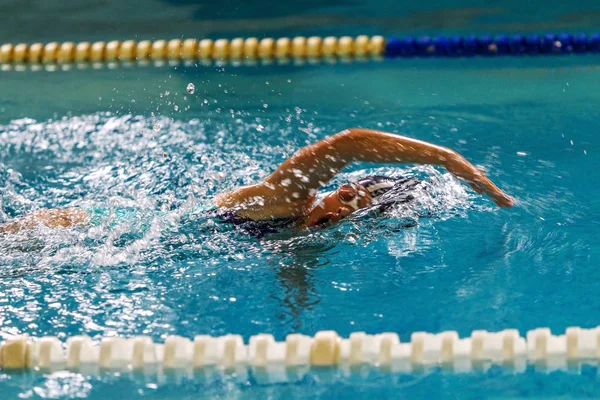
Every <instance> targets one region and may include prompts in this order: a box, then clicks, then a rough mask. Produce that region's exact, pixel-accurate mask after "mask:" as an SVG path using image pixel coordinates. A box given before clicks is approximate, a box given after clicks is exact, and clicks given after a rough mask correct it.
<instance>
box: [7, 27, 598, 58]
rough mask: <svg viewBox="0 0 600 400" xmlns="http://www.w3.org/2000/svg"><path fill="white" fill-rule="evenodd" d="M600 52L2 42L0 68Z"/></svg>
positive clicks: (410, 40)
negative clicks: (0, 66) (14, 66)
mask: <svg viewBox="0 0 600 400" xmlns="http://www.w3.org/2000/svg"><path fill="white" fill-rule="evenodd" d="M570 53H576V54H583V53H600V34H598V33H594V34H590V35H586V34H575V35H572V34H567V33H562V34H551V33H548V34H544V35H535V34H534V35H528V36H526V35H510V36H508V35H497V36H480V37H475V36H464V37H460V36H453V37H450V38H446V37H443V36H436V37H429V36H422V37H419V38H414V37H404V38H397V37H390V38H387V39H385V38H384V37H383V36H379V35H376V36H365V35H360V36H357V37H351V36H342V37H334V36H328V37H325V38H322V37H320V36H311V37H308V38H307V37H303V36H297V37H294V38H286V37H282V38H279V39H273V38H264V39H260V40H259V39H257V38H254V37H251V38H246V39H244V38H235V39H232V40H228V39H217V40H211V39H202V40H196V39H185V40H181V39H173V40H170V41H166V40H156V41H149V40H142V41H134V40H125V41H118V40H113V41H110V42H102V41H99V42H94V43H89V42H80V43H74V42H64V43H59V42H51V43H46V44H42V43H33V44H26V43H19V44H16V45H13V44H10V43H7V44H4V45H2V46H0V64H2V65H5V66H10V65H16V66H23V65H71V64H86V63H92V64H94V63H95V64H102V63H115V64H117V63H134V62H138V63H148V62H152V61H153V62H155V63H164V62H175V63H179V62H192V63H194V62H201V63H202V62H204V63H212V62H222V63H224V62H230V63H234V64H235V63H243V62H250V63H252V62H257V61H261V62H263V63H269V62H272V61H278V62H287V61H289V60H295V61H299V60H308V61H321V60H337V59H340V60H369V59H381V58H384V57H385V58H396V57H471V56H477V55H479V56H502V55H512V56H518V55H561V54H570Z"/></svg>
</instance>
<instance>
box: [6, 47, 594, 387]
mask: <svg viewBox="0 0 600 400" xmlns="http://www.w3.org/2000/svg"><path fill="white" fill-rule="evenodd" d="M542 61H544V62H541V61H540V59H531V60H520V61H518V62H515V61H514V60H507V61H500V60H493V61H492V60H476V61H474V62H470V63H469V64H467V63H466V61H455V60H448V61H444V62H443V63H442V64H434V63H433V62H432V61H428V60H415V61H414V62H412V64H411V65H407V64H405V63H403V62H389V63H383V64H362V65H360V64H359V65H323V66H318V67H310V66H305V67H294V66H287V67H277V66H272V67H257V68H256V69H235V68H228V67H226V68H225V69H224V70H223V69H211V68H205V69H197V68H187V69H186V68H183V69H182V68H179V69H172V68H163V69H160V68H158V69H150V68H148V69H130V70H128V69H121V70H117V71H109V70H100V71H70V72H68V73H66V72H37V73H34V72H25V73H20V72H11V73H8V74H6V75H5V76H6V77H7V80H6V82H7V85H6V86H7V88H8V90H9V91H10V92H11V95H12V96H10V97H9V98H10V99H11V100H3V104H2V107H3V110H4V111H3V120H4V121H3V123H2V125H0V144H1V145H0V164H1V165H2V168H1V175H0V190H1V194H2V208H1V211H2V220H9V219H11V218H14V217H17V216H20V215H24V214H27V213H28V212H31V211H33V210H36V209H39V208H43V207H93V206H103V207H108V208H109V209H114V210H118V209H123V208H127V209H132V210H134V211H135V213H134V215H135V216H136V217H135V218H134V219H132V220H131V219H125V220H124V221H123V220H121V219H119V218H117V217H115V218H112V219H111V218H109V219H108V220H107V221H105V223H104V224H103V225H100V226H98V227H93V228H78V229H70V230H60V231H56V230H47V229H39V230H37V231H34V232H28V233H24V234H19V235H12V236H5V237H3V238H0V249H1V251H2V258H1V259H0V265H1V271H0V274H1V275H0V276H1V280H0V309H1V311H2V312H1V313H0V336H1V337H3V338H6V337H9V336H11V335H13V334H16V333H27V334H29V335H32V336H42V335H56V336H58V337H59V338H61V339H64V338H66V337H67V336H70V335H75V334H80V333H85V334H88V335H91V336H93V337H95V338H99V337H101V336H104V335H112V334H119V335H126V336H131V335H138V334H146V335H150V336H151V337H153V338H154V339H155V340H156V341H162V340H163V339H164V337H165V336H166V335H169V334H175V333H176V334H179V335H183V336H188V337H193V336H194V335H196V334H200V333H208V334H212V335H222V334H225V333H239V334H241V335H243V336H244V338H245V339H246V340H247V339H248V337H249V336H251V335H253V334H257V333H259V332H269V333H272V334H274V335H275V337H276V338H277V339H279V340H281V339H283V338H284V337H285V335H287V334H288V333H291V332H301V333H305V334H310V335H313V334H314V333H315V332H316V331H318V330H322V329H334V330H336V331H337V332H338V333H340V334H341V335H344V336H346V335H348V334H349V333H351V332H354V331H367V332H369V333H378V332H383V331H394V332H398V334H399V335H400V338H401V340H408V339H409V337H410V334H411V333H412V332H414V331H421V330H425V331H429V332H440V331H443V330H457V331H458V332H459V334H460V335H461V336H462V335H468V334H470V332H471V331H472V330H473V329H487V330H490V331H494V330H499V329H504V328H508V327H511V328H516V329H519V330H520V331H521V333H522V334H523V335H524V334H525V333H526V331H527V330H529V329H532V328H535V327H538V326H548V327H550V328H552V329H553V330H554V331H555V332H557V333H558V332H563V331H564V329H565V328H566V327H568V326H573V325H579V326H584V327H592V326H596V325H597V324H598V321H599V320H600V311H598V310H600V307H599V306H600V303H599V301H598V300H597V295H596V294H597V292H598V283H597V282H598V278H600V276H599V275H600V272H598V269H597V264H598V261H599V247H598V245H597V232H598V230H597V224H598V222H597V221H598V209H599V208H598V191H599V189H598V185H597V183H598V178H599V174H598V172H597V169H596V168H595V157H596V152H597V151H598V148H599V146H600V140H599V139H598V136H597V134H596V133H597V131H598V128H600V126H599V125H600V123H599V122H598V119H597V117H596V114H597V112H596V110H597V109H598V106H599V104H600V98H599V97H598V95H597V94H596V93H595V91H593V87H595V86H597V85H598V83H599V80H600V70H598V69H596V68H594V67H589V66H588V65H593V64H594V63H596V62H597V61H598V59H596V58H589V57H584V58H578V59H576V58H571V59H560V60H558V61H548V60H542ZM551 62H552V63H553V64H554V65H550V67H542V66H540V64H544V63H551ZM242 72H243V73H242ZM30 79H33V80H34V81H35V83H36V93H29V92H27V93H20V92H19V90H18V88H19V87H21V86H22V85H23V82H26V81H28V80H30ZM80 80H84V81H85V82H86V83H87V85H86V86H85V87H84V88H83V89H82V90H81V91H76V90H75V86H77V85H79V82H80ZM189 82H193V83H195V85H196V93H195V94H194V95H189V94H187V93H186V92H185V87H186V86H187V84H188V83H189ZM52 88H61V91H60V92H57V91H54V92H51V91H52ZM48 93H54V95H52V96H50V95H49V94H48ZM134 100H135V102H134ZM42 105H45V106H42ZM175 107H177V110H175ZM67 110H68V111H67ZM94 110H95V111H94ZM98 110H102V111H98ZM22 114H25V115H27V117H24V115H22ZM349 126H364V127H373V128H380V129H386V130H389V131H393V132H400V133H404V134H407V135H410V136H414V137H417V138H419V139H423V140H428V141H433V142H436V143H439V144H442V145H446V146H450V147H452V148H454V149H456V150H457V151H459V152H461V153H462V154H463V155H464V156H465V157H467V158H468V159H470V160H472V161H473V162H474V163H475V164H477V165H480V166H481V167H483V168H484V169H485V170H486V171H487V173H488V174H489V176H490V177H491V178H492V179H493V180H494V181H495V182H496V183H497V184H498V185H499V186H500V187H502V188H503V189H504V190H505V191H507V192H508V193H510V194H512V195H513V196H515V198H516V199H517V205H516V206H515V207H514V208H513V209H509V210H499V209H497V208H495V206H494V205H493V203H492V202H491V201H489V200H488V199H486V198H482V197H480V196H478V195H476V194H475V193H474V192H472V191H471V190H470V189H469V188H467V187H466V186H465V185H463V184H461V183H459V182H458V181H456V180H455V179H454V178H452V177H451V176H450V175H449V174H447V173H446V172H445V171H444V170H442V169H434V168H431V167H419V168H413V167H412V166H389V165H387V166H377V165H364V164H363V165H354V166H352V167H351V168H349V169H348V170H346V171H344V173H343V174H342V176H341V177H340V179H339V180H337V181H336V182H339V181H341V180H343V179H348V178H352V177H357V176H361V175H364V174H367V173H374V172H375V173H388V174H390V173H392V174H405V173H411V174H416V175H418V176H420V177H422V178H425V179H428V180H429V181H430V184H431V186H432V188H433V190H434V193H435V194H436V196H435V197H434V199H433V200H432V201H430V202H428V203H426V204H421V205H420V208H419V210H412V211H411V210H409V211H406V210H405V211H403V212H398V213H397V214H396V215H395V216H394V217H392V218H388V219H382V220H369V219H367V220H361V221H357V222H356V221H355V222H344V223H341V224H339V225H337V226H334V227H331V228H329V229H326V230H323V231H319V232H317V233H313V234H309V235H300V236H292V237H289V236H285V235H284V236H282V237H267V238H265V239H256V238H252V237H247V236H243V235H241V234H239V233H238V232H236V231H235V230H232V229H226V228H223V226H220V225H215V224H214V221H212V220H210V218H206V215H205V214H203V213H202V212H201V211H199V210H201V209H202V207H204V206H205V205H207V204H208V203H209V201H210V198H211V197H212V195H213V194H214V193H218V192H220V191H223V190H226V189H228V188H232V187H234V186H236V185H240V184H245V183H249V182H253V181H255V180H257V179H260V178H262V177H264V176H265V175H266V174H268V173H269V172H270V171H271V170H272V169H273V168H275V167H276V166H277V165H278V164H279V163H280V162H281V161H282V160H284V159H285V158H286V157H287V156H289V155H291V154H292V153H293V152H294V151H295V150H296V149H298V148H299V147H301V146H303V145H304V144H306V143H308V142H313V141H315V140H317V139H320V138H323V137H325V136H327V135H328V134H331V133H334V132H337V131H339V130H341V129H344V128H346V127H349ZM423 209H426V210H427V211H430V212H431V213H432V214H433V216H432V217H430V218H418V214H419V211H422V210H423ZM405 218H414V219H416V220H417V221H418V224H417V226H415V227H413V228H409V229H402V225H403V221H404V220H405ZM367 233H368V234H367ZM370 374H371V375H366V377H362V378H361V377H360V376H354V377H351V378H348V377H343V376H340V375H336V374H333V375H331V374H329V375H327V374H325V376H321V375H319V374H316V375H309V376H307V377H306V378H305V379H304V380H302V381H301V382H298V383H293V384H288V385H279V386H275V387H265V386H261V385H257V384H256V383H253V380H252V379H250V380H249V381H247V382H243V383H237V382H235V381H227V382H216V383H206V382H205V383H202V382H201V381H188V382H187V383H177V382H169V381H167V382H161V381H156V380H155V378H148V379H146V380H142V381H140V380H139V379H138V380H136V379H133V380H132V379H131V378H129V377H114V376H104V377H100V378H96V377H84V376H79V375H72V374H66V373H58V374H54V375H51V376H41V375H33V376H22V375H6V374H3V375H0V380H1V381H2V383H0V393H5V394H7V395H10V396H16V395H17V394H20V395H22V396H24V397H57V396H59V395H65V396H66V395H71V396H73V395H76V394H77V395H82V396H89V397H91V398H94V397H103V396H105V393H107V391H108V392H109V393H110V392H114V393H129V394H131V395H132V396H134V395H136V394H138V393H142V392H143V393H146V394H150V395H154V396H156V397H158V398H163V397H164V396H174V397H177V398H179V397H180V396H183V395H184V394H186V393H187V394H189V395H190V396H192V395H193V394H194V393H197V392H198V391H199V390H200V391H203V392H206V393H210V396H213V395H214V396H221V397H225V398H229V397H231V396H238V395H239V396H250V397H257V398H263V397H264V396H267V395H268V396H271V397H279V396H283V395H285V393H294V394H295V395H296V396H298V397H302V396H305V397H313V395H320V396H321V397H323V398H331V397H336V396H338V395H339V396H342V395H344V396H347V395H348V394H352V395H353V396H354V397H358V398H361V397H364V396H372V395H374V394H379V395H381V396H386V397H389V396H392V395H393V394H392V393H405V394H406V396H408V397H411V398H419V397H422V398H432V397H440V398H442V397H443V398H452V397H454V398H482V397H485V396H491V395H493V397H511V398H514V397H530V396H537V395H539V394H540V393H547V394H548V395H561V394H565V393H570V394H572V395H577V396H591V397H593V396H594V395H595V394H597V390H598V389H597V385H596V384H595V375H596V372H595V369H591V370H585V371H583V374H582V375H579V374H574V373H554V374H552V375H549V376H547V375H544V374H542V373H540V372H535V371H529V372H528V373H527V374H524V375H510V374H505V373H503V372H501V371H490V372H488V373H478V372H474V373H472V374H466V375H457V376H455V375H452V374H448V373H441V372H433V373H431V374H427V375H415V376H388V375H385V374H384V375H380V374H378V373H376V372H371V373H370ZM153 379H154V380H153ZM579 388H585V389H581V391H575V390H579ZM309 393H310V395H309ZM207 395H208V394H207Z"/></svg>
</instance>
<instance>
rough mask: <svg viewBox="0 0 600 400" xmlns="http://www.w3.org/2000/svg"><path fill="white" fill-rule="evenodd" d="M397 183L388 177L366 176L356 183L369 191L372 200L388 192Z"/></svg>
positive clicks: (396, 179) (396, 180) (394, 179)
mask: <svg viewBox="0 0 600 400" xmlns="http://www.w3.org/2000/svg"><path fill="white" fill-rule="evenodd" d="M396 182H398V178H390V177H389V176H381V175H374V176H367V177H366V178H363V179H361V180H359V181H357V182H356V183H357V184H359V185H361V186H362V187H364V188H365V189H367V190H368V191H369V193H370V194H371V197H372V198H373V200H376V199H377V198H378V197H380V196H381V195H383V194H384V193H386V192H388V191H389V190H390V189H392V188H393V187H394V185H395V184H396Z"/></svg>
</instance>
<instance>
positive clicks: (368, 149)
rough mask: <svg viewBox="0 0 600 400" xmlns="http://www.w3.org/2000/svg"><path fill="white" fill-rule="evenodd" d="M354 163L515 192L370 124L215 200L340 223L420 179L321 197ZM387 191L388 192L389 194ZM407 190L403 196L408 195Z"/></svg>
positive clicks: (308, 221) (453, 156)
mask: <svg viewBox="0 0 600 400" xmlns="http://www.w3.org/2000/svg"><path fill="white" fill-rule="evenodd" d="M353 162H370V163H409V164H429V165H440V166H443V167H444V168H446V169H447V170H448V171H449V172H450V173H452V174H453V175H454V176H456V177H458V178H459V179H462V180H464V181H466V182H467V183H468V184H469V185H470V186H471V187H472V188H473V189H474V190H475V191H476V192H477V193H480V194H486V195H487V196H489V197H490V199H492V201H494V203H496V204H497V205H498V206H499V207H512V205H513V203H514V200H513V198H512V197H510V196H509V195H507V194H506V193H504V192H503V191H502V190H500V189H499V188H498V187H497V186H496V185H494V183H493V182H492V181H491V180H490V179H489V178H488V177H487V176H486V175H485V174H484V173H483V172H482V171H481V170H479V169H478V168H476V167H475V166H474V165H472V164H471V163H470V162H469V161H467V160H466V159H465V158H464V157H462V156H461V155H460V154H458V153H457V152H455V151H454V150H451V149H449V148H447V147H442V146H438V145H435V144H431V143H427V142H424V141H421V140H417V139H413V138H409V137H406V136H400V135H396V134H393V133H388V132H382V131H377V130H371V129H362V128H354V129H347V130H344V131H342V132H340V133H337V134H335V135H332V136H330V137H327V138H325V139H323V140H321V141H319V142H316V143H314V144H311V145H309V146H306V147H304V148H302V149H300V150H298V151H297V152H296V153H294V154H293V155H292V156H291V157H290V158H289V159H287V160H286V161H285V162H284V163H283V164H281V165H280V166H279V168H277V170H275V172H273V173H272V174H271V175H269V176H268V177H267V178H265V179H264V180H263V181H262V182H258V183H255V184H252V185H249V186H243V187H240V188H237V189H235V190H233V191H230V192H227V193H222V194H220V195H217V196H216V197H215V198H214V199H213V203H214V205H215V206H216V207H217V209H218V215H219V216H220V217H221V219H223V220H226V221H229V222H232V223H234V224H235V225H247V223H248V222H263V223H264V222H266V223H280V222H283V224H284V225H286V224H290V225H292V226H293V225H295V226H297V227H299V228H300V229H307V228H310V227H314V226H317V225H319V226H320V225H325V224H331V223H335V222H338V221H340V220H342V219H344V218H346V217H347V216H349V215H350V214H352V213H354V212H356V211H358V210H360V209H364V208H368V207H371V206H373V205H376V204H378V202H379V199H380V198H381V197H382V195H384V194H385V193H387V192H390V191H392V190H395V194H396V195H398V196H400V197H401V198H402V194H403V193H404V194H406V193H409V192H410V190H412V189H414V188H415V187H416V186H418V183H419V181H418V180H416V179H393V178H388V177H381V176H375V177H366V178H364V179H361V180H358V181H356V182H348V183H344V184H342V185H341V186H340V187H339V188H338V189H337V190H335V191H333V192H331V193H329V194H327V195H326V196H325V197H324V198H323V199H322V200H321V201H319V202H317V203H316V204H315V199H316V195H317V190H318V189H319V188H320V187H322V186H323V185H325V184H326V183H327V182H329V181H330V180H331V179H332V178H333V177H335V176H336V175H337V174H338V173H339V172H340V171H342V169H344V167H346V166H347V165H349V164H351V163H353ZM388 197H389V196H388ZM410 199H411V197H410V196H404V198H403V200H402V201H408V200H410ZM89 219H90V216H89V215H88V213H87V212H86V211H84V210H79V209H64V210H58V209H50V210H40V211H37V212H35V213H33V214H31V215H29V216H26V217H24V218H22V219H20V220H17V221H16V222H12V223H9V224H6V225H3V226H0V232H8V233H10V232H17V231H19V230H21V229H24V228H31V227H33V226H35V225H36V224H40V225H44V226H47V227H51V228H54V227H56V228H59V227H70V226H74V225H82V224H85V223H86V221H88V220H89Z"/></svg>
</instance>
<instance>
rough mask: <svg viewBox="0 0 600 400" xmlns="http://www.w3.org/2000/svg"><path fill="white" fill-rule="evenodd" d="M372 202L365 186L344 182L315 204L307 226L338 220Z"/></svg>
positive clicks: (307, 219)
mask: <svg viewBox="0 0 600 400" xmlns="http://www.w3.org/2000/svg"><path fill="white" fill-rule="evenodd" d="M372 203H373V198H372V197H371V194H370V193H369V191H368V190H367V189H366V188H365V187H364V186H362V185H360V184H358V183H344V184H343V185H341V186H340V187H339V188H338V189H337V190H336V191H334V192H331V193H329V194H328V195H326V196H325V197H324V198H323V200H321V201H320V202H319V203H318V204H317V205H315V207H314V208H313V209H312V210H311V211H310V213H309V214H308V217H307V218H306V226H317V225H324V224H329V223H333V222H338V221H339V220H341V219H343V218H346V217H347V216H348V215H350V214H352V213H353V212H354V211H356V210H360V209H361V208H365V207H368V206H370V205H371V204H372Z"/></svg>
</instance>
